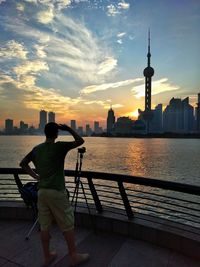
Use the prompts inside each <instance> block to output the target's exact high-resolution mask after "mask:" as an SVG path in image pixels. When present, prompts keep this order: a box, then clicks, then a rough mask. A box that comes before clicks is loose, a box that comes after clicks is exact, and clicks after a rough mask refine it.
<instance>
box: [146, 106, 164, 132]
mask: <svg viewBox="0 0 200 267" xmlns="http://www.w3.org/2000/svg"><path fill="white" fill-rule="evenodd" d="M152 112H153V117H152V120H151V121H150V123H149V132H150V133H161V132H162V131H163V119H162V104H158V105H157V106H156V107H155V109H153V110H152Z"/></svg>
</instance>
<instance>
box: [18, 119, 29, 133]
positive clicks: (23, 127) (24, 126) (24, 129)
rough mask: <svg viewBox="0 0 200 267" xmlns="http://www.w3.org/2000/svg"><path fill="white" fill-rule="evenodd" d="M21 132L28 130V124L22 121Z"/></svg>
mask: <svg viewBox="0 0 200 267" xmlns="http://www.w3.org/2000/svg"><path fill="white" fill-rule="evenodd" d="M19 129H20V133H27V132H28V124H26V123H24V122H23V121H20V128H19Z"/></svg>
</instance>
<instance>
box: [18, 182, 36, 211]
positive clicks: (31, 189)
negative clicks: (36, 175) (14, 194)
mask: <svg viewBox="0 0 200 267" xmlns="http://www.w3.org/2000/svg"><path fill="white" fill-rule="evenodd" d="M37 185H38V183H34V182H28V183H27V184H25V185H24V186H23V187H22V188H20V194H21V197H22V199H23V200H24V202H25V204H26V205H27V206H30V205H33V204H36V203H37V198H38V196H37V191H38V188H37Z"/></svg>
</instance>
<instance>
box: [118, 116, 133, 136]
mask: <svg viewBox="0 0 200 267" xmlns="http://www.w3.org/2000/svg"><path fill="white" fill-rule="evenodd" d="M133 129H134V121H132V120H131V119H130V118H129V117H119V118H118V119H117V122H116V123H115V125H114V133H115V134H117V135H129V134H132V133H133Z"/></svg>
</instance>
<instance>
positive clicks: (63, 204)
mask: <svg viewBox="0 0 200 267" xmlns="http://www.w3.org/2000/svg"><path fill="white" fill-rule="evenodd" d="M38 218H39V223H40V227H41V230H42V231H48V230H49V229H50V227H51V224H52V221H53V219H55V221H56V223H57V224H58V226H59V228H60V229H61V230H62V231H63V232H66V231H70V230H72V229H73V228H74V212H73V209H72V207H71V205H70V203H69V198H68V195H67V192H66V191H58V190H53V189H43V188H42V189H39V191H38Z"/></svg>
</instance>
